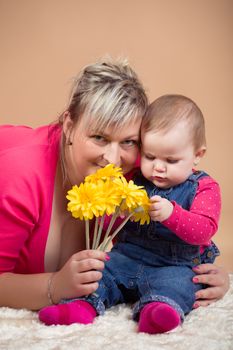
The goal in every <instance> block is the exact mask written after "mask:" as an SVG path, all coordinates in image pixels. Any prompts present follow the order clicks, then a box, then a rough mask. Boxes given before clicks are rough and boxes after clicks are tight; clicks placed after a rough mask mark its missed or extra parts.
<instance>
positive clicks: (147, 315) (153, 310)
mask: <svg viewBox="0 0 233 350" xmlns="http://www.w3.org/2000/svg"><path fill="white" fill-rule="evenodd" d="M180 323H181V319H180V315H179V313H178V312H177V311H176V310H175V309H174V308H173V307H171V306H170V305H168V304H165V303H161V302H159V301H155V302H152V303H149V304H147V305H145V306H144V307H143V309H142V310H141V312H140V316H139V323H138V330H139V332H145V333H149V334H157V333H165V332H168V331H171V330H172V329H174V328H176V327H177V326H179V324H180Z"/></svg>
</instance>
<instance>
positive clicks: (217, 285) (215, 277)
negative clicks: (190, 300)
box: [193, 264, 230, 308]
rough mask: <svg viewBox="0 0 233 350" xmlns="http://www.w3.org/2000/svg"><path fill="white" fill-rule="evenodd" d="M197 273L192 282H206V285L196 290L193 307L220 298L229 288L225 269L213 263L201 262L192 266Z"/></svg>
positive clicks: (207, 303)
mask: <svg viewBox="0 0 233 350" xmlns="http://www.w3.org/2000/svg"><path fill="white" fill-rule="evenodd" d="M193 271H194V272H195V273H196V274H197V275H196V276H195V277H194V278H193V282H194V283H203V284H207V285H208V287H207V288H205V289H201V290H199V291H197V292H196V294H195V296H196V302H195V303H194V306H193V308H198V307H199V306H207V305H209V304H212V303H213V302H215V301H217V300H218V299H221V298H222V297H223V296H224V295H225V294H226V292H227V291H228V289H229V286H230V279H229V274H228V273H227V271H226V270H225V269H224V268H223V267H220V266H216V265H213V264H201V265H199V266H196V267H195V268H193Z"/></svg>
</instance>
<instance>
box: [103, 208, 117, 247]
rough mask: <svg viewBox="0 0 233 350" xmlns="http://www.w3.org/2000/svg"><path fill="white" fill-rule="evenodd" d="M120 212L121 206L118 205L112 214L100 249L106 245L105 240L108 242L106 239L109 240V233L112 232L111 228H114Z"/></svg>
mask: <svg viewBox="0 0 233 350" xmlns="http://www.w3.org/2000/svg"><path fill="white" fill-rule="evenodd" d="M119 212H120V206H118V207H117V208H116V211H115V213H114V214H113V215H112V217H111V220H110V223H109V225H108V228H107V231H106V233H105V236H104V239H103V242H102V244H101V245H100V246H99V247H98V249H99V250H102V248H103V245H104V242H106V240H107V238H108V236H109V233H110V232H111V229H112V227H113V225H114V222H115V221H116V219H117V217H118V214H119Z"/></svg>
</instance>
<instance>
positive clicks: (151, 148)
mask: <svg viewBox="0 0 233 350" xmlns="http://www.w3.org/2000/svg"><path fill="white" fill-rule="evenodd" d="M141 140H142V154H141V170H142V173H143V175H144V176H145V178H147V179H148V180H149V181H151V182H153V183H154V185H156V186H157V187H160V188H169V187H173V186H175V185H178V184H180V183H182V182H184V181H185V180H186V179H187V178H188V177H189V176H190V175H191V173H192V169H193V167H194V163H195V164H197V163H198V162H199V157H198V154H197V152H195V150H194V146H193V144H192V142H191V137H190V133H189V130H188V128H187V125H186V124H184V123H182V122H180V123H179V124H177V125H176V126H175V127H173V128H172V129H171V130H169V131H166V132H164V131H162V130H161V131H149V132H143V131H142V135H141Z"/></svg>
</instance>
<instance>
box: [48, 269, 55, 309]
mask: <svg viewBox="0 0 233 350" xmlns="http://www.w3.org/2000/svg"><path fill="white" fill-rule="evenodd" d="M54 276H55V272H53V273H51V275H50V276H49V279H48V286H47V296H48V299H49V303H50V305H55V304H56V303H55V302H54V301H53V297H52V293H51V286H52V281H53V278H54Z"/></svg>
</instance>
